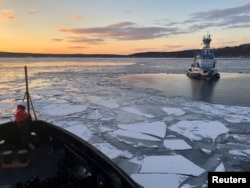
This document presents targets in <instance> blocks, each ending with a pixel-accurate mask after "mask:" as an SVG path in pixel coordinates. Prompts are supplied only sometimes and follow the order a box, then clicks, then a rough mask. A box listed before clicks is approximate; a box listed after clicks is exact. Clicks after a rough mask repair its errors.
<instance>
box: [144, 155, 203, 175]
mask: <svg viewBox="0 0 250 188" xmlns="http://www.w3.org/2000/svg"><path fill="white" fill-rule="evenodd" d="M204 172H205V170H204V169H203V168H201V167H199V166H197V165H195V164H194V163H192V162H191V161H189V160H187V159H186V158H184V157H183V156H181V155H173V156H172V155H171V156H165V155H163V156H148V157H146V158H144V161H143V163H142V167H141V170H140V173H171V174H182V175H183V174H185V175H192V176H199V175H201V174H202V173H204Z"/></svg>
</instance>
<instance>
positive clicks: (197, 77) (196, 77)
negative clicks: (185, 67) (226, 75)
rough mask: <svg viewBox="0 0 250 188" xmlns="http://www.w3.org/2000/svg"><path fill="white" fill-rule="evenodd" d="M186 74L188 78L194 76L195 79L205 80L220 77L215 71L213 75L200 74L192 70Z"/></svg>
mask: <svg viewBox="0 0 250 188" xmlns="http://www.w3.org/2000/svg"><path fill="white" fill-rule="evenodd" d="M186 75H187V76H188V77H189V78H195V79H206V80H218V79H220V74H219V73H215V74H213V75H209V74H208V75H202V74H199V73H192V72H189V71H188V72H187V73H186Z"/></svg>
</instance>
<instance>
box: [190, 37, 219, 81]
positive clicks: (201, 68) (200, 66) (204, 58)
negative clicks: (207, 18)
mask: <svg viewBox="0 0 250 188" xmlns="http://www.w3.org/2000/svg"><path fill="white" fill-rule="evenodd" d="M211 41H212V39H211V36H210V35H209V34H207V36H204V37H203V40H202V42H203V50H202V51H201V52H199V53H197V54H196V55H195V58H194V62H193V63H192V64H191V68H189V69H188V71H187V73H186V74H187V76H189V77H191V78H198V79H208V80H211V79H215V80H217V79H219V78H220V74H219V73H218V71H217V69H216V68H215V65H216V60H215V55H214V52H212V51H211V50H210V42H211Z"/></svg>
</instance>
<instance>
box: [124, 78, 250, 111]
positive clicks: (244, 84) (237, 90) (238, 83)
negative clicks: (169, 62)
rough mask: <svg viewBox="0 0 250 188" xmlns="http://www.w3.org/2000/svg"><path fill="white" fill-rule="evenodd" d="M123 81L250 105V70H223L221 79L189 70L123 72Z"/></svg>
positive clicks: (195, 97)
mask: <svg viewBox="0 0 250 188" xmlns="http://www.w3.org/2000/svg"><path fill="white" fill-rule="evenodd" d="M121 81H122V83H125V84H131V85H134V86H138V87H146V88H153V89H157V90H160V91H162V92H164V94H166V96H167V97H176V96H181V97H187V98H190V99H192V100H197V101H205V102H209V103H215V104H224V105H235V106H248V107H250V74H244V73H221V78H220V79H219V80H217V81H208V80H197V79H190V78H188V77H187V76H186V75H185V74H163V73H160V74H134V75H128V76H123V77H122V78H121Z"/></svg>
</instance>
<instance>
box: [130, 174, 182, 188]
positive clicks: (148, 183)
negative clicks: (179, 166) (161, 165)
mask: <svg viewBox="0 0 250 188" xmlns="http://www.w3.org/2000/svg"><path fill="white" fill-rule="evenodd" d="M131 177H132V179H134V180H135V181H136V182H137V183H139V184H140V185H142V186H143V187H144V188H163V187H171V188H177V187H179V185H180V184H181V183H182V182H183V181H184V180H185V179H186V178H187V177H186V176H184V175H178V174H132V175H131Z"/></svg>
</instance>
